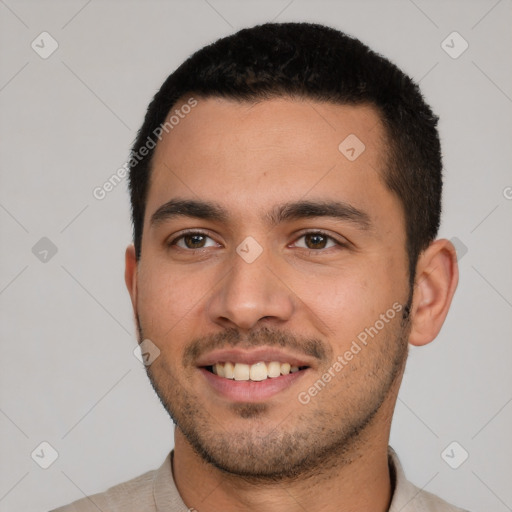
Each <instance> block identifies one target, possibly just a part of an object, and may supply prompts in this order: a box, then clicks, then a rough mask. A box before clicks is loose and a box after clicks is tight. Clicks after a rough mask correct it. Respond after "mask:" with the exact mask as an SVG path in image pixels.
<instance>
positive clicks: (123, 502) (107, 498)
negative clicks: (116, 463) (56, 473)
mask: <svg viewBox="0 0 512 512" xmlns="http://www.w3.org/2000/svg"><path fill="white" fill-rule="evenodd" d="M157 472H158V470H152V471H148V472H147V473H144V474H143V475H140V476H138V477H136V478H133V479H131V480H128V481H126V482H123V483H120V484H117V485H115V486H113V487H110V488H109V489H108V490H106V491H105V492H102V493H98V494H93V495H91V496H86V497H85V498H82V499H80V500H78V501H74V502H73V503H70V504H69V505H66V506H64V507H60V508H57V509H55V510H53V511H52V512H98V510H105V511H107V510H108V511H109V512H117V511H119V512H121V511H122V512H132V511H133V512H140V510H145V511H146V510H147V511H148V512H149V511H153V510H156V507H155V501H154V498H153V484H154V480H155V476H156V474H157Z"/></svg>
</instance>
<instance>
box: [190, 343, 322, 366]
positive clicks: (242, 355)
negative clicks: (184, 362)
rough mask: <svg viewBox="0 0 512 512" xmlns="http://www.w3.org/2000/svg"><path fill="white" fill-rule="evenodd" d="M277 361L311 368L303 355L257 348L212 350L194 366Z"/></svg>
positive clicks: (308, 360)
mask: <svg viewBox="0 0 512 512" xmlns="http://www.w3.org/2000/svg"><path fill="white" fill-rule="evenodd" d="M262 361H263V362H267V363H268V362H270V361H277V362H279V363H290V365H291V366H299V367H300V366H312V361H311V358H310V357H308V356H304V355H297V354H293V353H289V352H284V351H283V350H279V349H276V348H269V347H259V348H257V349H251V350H243V349H236V348H234V349H222V350H212V351H211V352H208V353H207V354H204V355H202V356H200V357H199V358H198V359H197V361H196V366H199V367H203V366H212V365H214V364H216V363H227V362H230V363H244V364H249V365H252V364H256V363H259V362H262Z"/></svg>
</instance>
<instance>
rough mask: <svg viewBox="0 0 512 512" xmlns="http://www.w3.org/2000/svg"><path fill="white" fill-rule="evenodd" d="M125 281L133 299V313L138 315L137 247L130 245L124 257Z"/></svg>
mask: <svg viewBox="0 0 512 512" xmlns="http://www.w3.org/2000/svg"><path fill="white" fill-rule="evenodd" d="M124 281H125V283H126V288H128V293H129V294H130V298H131V300H132V307H133V313H134V315H135V316H137V258H136V257H135V247H134V246H133V244H132V245H129V246H128V247H127V248H126V253H125V257H124Z"/></svg>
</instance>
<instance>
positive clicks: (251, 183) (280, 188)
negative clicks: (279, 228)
mask: <svg viewBox="0 0 512 512" xmlns="http://www.w3.org/2000/svg"><path fill="white" fill-rule="evenodd" d="M185 102H186V99H185V100H184V101H183V103H185ZM179 108H180V102H178V103H177V104H176V105H175V106H174V107H173V111H175V110H176V109H179ZM385 155H386V146H385V136H384V130H383V127H382V123H381V121H380V118H379V115H378V113H377V111H376V109H374V108H373V107H372V106H369V105H360V106H353V105H337V104H332V103H327V102H316V101H311V100H299V99H288V98H274V99H270V100H264V101H260V102H238V101H234V100H227V99H221V98H207V99H202V98H197V106H195V107H194V108H193V109H192V110H191V111H190V113H188V114H187V115H183V117H180V119H179V122H178V123H176V124H175V125H173V128H172V129H171V130H169V132H168V133H166V134H164V136H163V138H162V140H161V141H160V142H159V143H158V145H157V147H156V150H155V154H154V156H153V164H152V175H151V180H150V187H149V193H148V201H147V207H146V220H147V218H148V216H150V215H151V214H152V213H153V212H154V211H155V210H156V209H157V208H158V207H159V206H160V205H162V204H163V203H165V202H167V201H169V200H170V199H171V198H173V197H180V198H182V197H189V198H193V199H202V200H215V202H217V203H218V202H224V203H225V204H226V206H227V208H229V209H231V210H232V211H233V212H234V213H235V214H240V215H244V216H245V217H247V216H251V215H252V214H253V212H256V211H257V213H259V214H261V212H262V211H264V210H268V209H271V208H272V207H273V206H275V205H276V204H278V203H282V202H283V200H284V199H286V200H288V201H291V200H298V199H303V198H308V197H317V198H318V197H319V196H321V197H325V198H326V199H333V200H334V199H339V200H344V201H346V202H351V203H353V202H356V203H357V205H358V207H361V208H363V209H364V208H366V209H369V210H370V211H371V210H372V209H375V207H376V206H377V205H376V203H377V202H379V203H381V204H380V206H381V207H382V208H389V207H390V206H391V207H393V208H395V209H396V208H397V207H399V205H398V203H397V201H396V198H395V197H394V196H393V195H392V194H391V192H390V191H389V190H388V189H387V188H386V186H385V185H384V182H383V180H382V173H383V172H384V168H385V165H386V162H385ZM328 196H329V197H328Z"/></svg>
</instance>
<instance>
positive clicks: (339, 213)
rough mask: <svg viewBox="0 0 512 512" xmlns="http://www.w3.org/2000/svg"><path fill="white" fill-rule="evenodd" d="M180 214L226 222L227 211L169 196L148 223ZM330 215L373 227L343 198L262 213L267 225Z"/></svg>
mask: <svg viewBox="0 0 512 512" xmlns="http://www.w3.org/2000/svg"><path fill="white" fill-rule="evenodd" d="M179 217H190V218H197V219H204V220H210V221H216V222H219V223H224V224H226V223H228V222H229V219H230V214H229V212H228V211H227V210H226V209H225V208H224V207H223V206H221V205H220V204H218V203H214V202H210V201H198V200H195V199H171V200H170V201H168V202H167V203H165V204H163V205H162V206H160V207H159V208H158V209H157V210H156V211H155V213H153V215H152V216H151V220H150V225H151V226H153V227H157V226H158V225H159V224H162V223H163V222H166V221H169V220H171V219H174V218H179ZM315 217H331V218H334V219H338V220H343V221H348V222H350V223H351V224H354V225H355V226H356V227H357V228H359V229H361V230H364V231H368V230H370V229H371V227H372V223H371V221H370V216H369V215H368V214H367V213H366V212H364V211H362V210H359V209H357V208H355V207H354V206H352V205H350V204H348V203H345V202H343V201H330V200H324V201H295V202H288V203H284V204H282V205H276V206H274V207H273V208H272V210H271V211H270V212H267V213H266V214H265V215H264V216H263V220H264V221H265V223H266V224H268V226H269V227H274V226H277V225H278V224H281V223H283V222H289V221H292V220H299V219H307V218H315Z"/></svg>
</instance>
